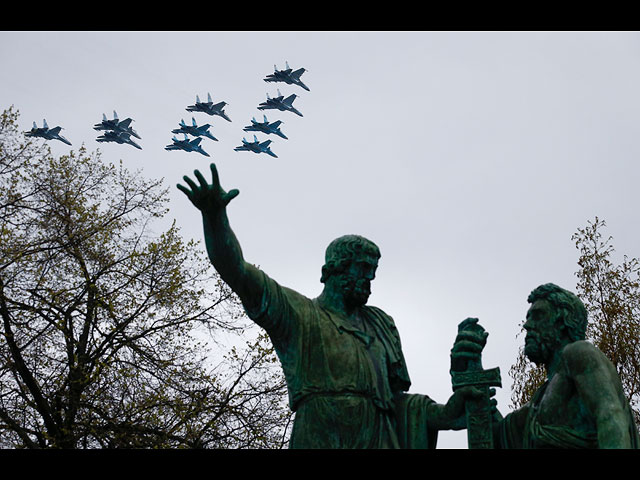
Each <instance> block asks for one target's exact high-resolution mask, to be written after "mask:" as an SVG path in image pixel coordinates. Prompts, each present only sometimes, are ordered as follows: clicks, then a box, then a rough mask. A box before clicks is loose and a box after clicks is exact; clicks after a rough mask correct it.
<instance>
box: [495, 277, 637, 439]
mask: <svg viewBox="0 0 640 480" xmlns="http://www.w3.org/2000/svg"><path fill="white" fill-rule="evenodd" d="M528 302H529V303H530V304H531V307H530V308H529V311H528V312H527V317H526V322H525V324H524V328H525V330H526V332H527V334H526V337H525V347H524V353H525V355H526V356H527V357H528V358H529V360H531V361H532V362H535V363H536V364H537V365H544V366H545V367H546V370H547V381H546V382H545V383H544V384H543V385H542V387H540V389H538V390H537V391H536V393H535V394H534V395H533V397H532V399H531V401H529V402H528V403H527V404H525V405H524V406H523V407H521V408H519V409H518V410H515V411H514V412H512V413H510V414H508V415H507V416H506V417H504V418H503V419H502V420H501V421H498V422H494V432H493V436H494V439H495V443H496V448H520V449H522V448H524V449H533V448H639V440H638V430H637V428H636V425H635V422H634V418H633V413H632V411H631V408H630V406H629V402H628V400H627V398H626V397H625V394H624V392H623V390H622V383H621V382H620V378H619V377H618V373H617V372H616V369H615V368H614V366H613V364H612V363H611V362H610V361H609V359H608V358H607V357H606V356H605V355H604V354H603V353H602V352H601V351H600V350H598V349H597V348H596V347H595V346H594V345H593V344H591V343H589V342H588V341H586V340H585V331H586V327H587V311H586V309H585V307H584V305H583V303H582V302H581V301H580V299H579V298H578V297H577V296H576V295H574V294H573V293H571V292H569V291H567V290H564V289H562V288H560V287H558V286H557V285H554V284H552V283H548V284H545V285H541V286H539V287H538V288H536V289H535V290H533V291H532V292H531V294H530V295H529V298H528ZM497 416H498V417H499V416H500V414H499V413H498V414H497Z"/></svg>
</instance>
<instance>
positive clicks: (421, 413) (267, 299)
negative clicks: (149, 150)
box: [178, 164, 485, 448]
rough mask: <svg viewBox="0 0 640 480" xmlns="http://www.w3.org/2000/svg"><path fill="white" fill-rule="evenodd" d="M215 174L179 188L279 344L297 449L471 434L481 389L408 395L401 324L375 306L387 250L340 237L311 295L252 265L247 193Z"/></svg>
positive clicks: (223, 272) (214, 256) (471, 343)
mask: <svg viewBox="0 0 640 480" xmlns="http://www.w3.org/2000/svg"><path fill="white" fill-rule="evenodd" d="M211 173H212V183H211V184H208V183H207V182H206V180H205V179H204V178H203V176H202V174H201V173H200V172H199V171H197V170H196V171H195V172H194V175H195V177H196V179H197V182H198V183H196V182H194V181H193V180H191V179H190V178H189V177H187V176H185V177H184V181H185V182H186V183H187V184H188V185H189V187H190V188H186V187H184V186H182V185H178V188H179V189H180V190H181V191H182V192H184V193H185V194H186V195H187V197H188V198H189V200H191V202H192V203H193V204H194V205H195V206H196V207H197V208H198V209H199V210H200V211H201V213H202V218H203V226H204V235H205V243H206V248H207V252H208V255H209V259H210V260H211V263H212V264H213V266H214V267H215V269H216V270H217V271H218V273H219V274H220V276H221V278H222V279H223V280H224V281H225V282H226V283H227V284H228V285H229V286H230V287H231V289H232V290H233V291H234V292H236V294H237V295H238V297H239V298H240V300H241V301H242V303H243V306H244V308H245V311H246V312H247V315H248V316H249V317H250V318H251V319H252V320H253V321H255V322H256V323H257V324H258V325H260V326H261V327H262V328H264V329H265V330H266V332H267V333H268V334H269V337H270V338H271V341H272V343H273V345H274V348H275V351H276V353H277V355H278V358H279V360H280V362H281V364H282V368H283V371H284V375H285V378H286V381H287V387H288V391H289V405H290V407H291V409H292V410H293V411H295V412H296V415H295V420H294V424H293V429H292V433H291V439H290V443H289V445H290V448H435V445H436V439H437V434H438V430H444V429H462V428H465V417H464V409H465V401H466V399H467V398H474V397H476V396H478V392H477V390H474V389H473V388H471V387H469V388H466V389H461V390H456V392H455V393H454V394H453V395H452V396H451V397H450V398H449V400H448V401H447V403H446V404H438V403H436V402H435V401H433V400H432V399H430V398H429V397H428V396H426V395H418V394H408V393H406V392H407V390H408V389H409V386H410V380H409V375H408V372H407V367H406V365H405V360H404V357H403V354H402V348H401V345H400V337H399V335H398V332H397V330H396V327H395V324H394V322H393V320H392V318H391V317H390V316H388V315H387V314H385V313H384V312H383V311H382V310H380V309H379V308H376V307H371V306H366V303H367V300H368V298H369V294H370V285H371V281H372V280H373V279H374V277H375V273H376V268H377V266H378V259H379V258H380V252H379V250H378V247H377V246H376V245H375V244H374V243H373V242H371V241H369V240H367V239H365V238H363V237H360V236H357V235H347V236H344V237H340V238H338V239H336V240H334V241H333V242H332V243H331V244H330V245H329V247H328V248H327V251H326V263H325V265H324V266H323V267H322V278H321V282H323V283H324V289H323V291H322V293H321V295H320V296H319V297H318V298H315V299H310V298H307V297H305V296H304V295H301V294H300V293H298V292H296V291H294V290H291V289H289V288H286V287H283V286H280V285H279V284H278V283H277V282H276V281H274V280H273V279H271V278H270V277H269V276H267V275H266V274H265V273H264V272H262V271H261V270H260V269H258V268H257V267H255V266H254V265H252V264H250V263H248V262H246V261H245V259H244V257H243V255H242V251H241V248H240V244H239V243H238V240H237V239H236V237H235V234H234V233H233V231H232V230H231V228H230V226H229V220H228V218H227V213H226V206H227V204H228V203H229V202H230V201H231V200H232V199H233V198H234V197H235V196H237V195H238V193H239V192H238V190H237V189H233V190H230V191H229V192H225V191H224V190H223V189H222V187H221V186H220V182H219V179H218V173H217V170H216V167H215V165H214V164H211ZM459 341H460V342H462V343H466V345H467V346H468V348H466V349H460V350H461V351H462V350H465V354H467V355H469V354H471V355H473V353H474V352H476V354H477V356H479V355H480V353H481V350H482V347H483V346H484V342H485V337H484V336H482V335H480V336H478V337H473V335H468V336H467V337H466V338H464V339H459ZM452 358H453V357H452ZM453 362H454V360H453V359H452V364H453Z"/></svg>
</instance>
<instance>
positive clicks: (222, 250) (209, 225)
mask: <svg viewBox="0 0 640 480" xmlns="http://www.w3.org/2000/svg"><path fill="white" fill-rule="evenodd" d="M194 176H195V177H196V179H197V181H198V183H196V182H194V181H193V180H192V179H190V178H189V177H187V176H184V177H183V179H184V181H185V182H186V183H187V185H189V187H190V188H186V187H184V186H183V185H180V184H178V185H177V187H178V189H179V190H181V191H182V192H183V193H184V194H185V195H186V196H187V197H188V198H189V200H190V201H191V203H193V204H194V205H195V206H196V208H198V210H200V212H201V213H202V222H203V228H204V236H205V244H206V248H207V254H208V255H209V259H210V260H211V263H212V264H213V266H214V268H215V269H216V270H217V272H218V273H219V274H220V277H221V278H222V280H224V281H225V282H226V283H227V285H229V287H231V289H232V290H233V291H234V292H235V293H236V294H237V295H238V297H240V299H241V300H242V302H243V303H244V305H245V306H246V307H249V308H252V307H255V306H256V305H257V304H258V303H259V302H260V299H261V295H262V277H261V275H260V271H259V270H258V269H257V268H256V267H254V266H253V265H251V264H250V263H248V262H246V261H245V260H244V256H243V255H242V249H241V248H240V243H239V242H238V239H237V238H236V236H235V234H234V233H233V230H231V227H230V225H229V219H228V217H227V209H226V207H227V205H228V204H229V202H230V201H231V200H233V199H234V198H235V197H236V196H237V195H238V194H239V193H240V192H239V191H238V190H237V189H233V190H230V191H229V192H225V191H224V189H223V188H222V187H221V185H220V180H219V178H218V171H217V169H216V166H215V164H213V163H212V164H211V176H212V181H211V184H208V183H207V181H206V180H205V179H204V177H203V176H202V174H201V173H200V172H199V171H198V170H195V171H194Z"/></svg>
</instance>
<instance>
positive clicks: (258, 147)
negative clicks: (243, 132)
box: [234, 135, 278, 158]
mask: <svg viewBox="0 0 640 480" xmlns="http://www.w3.org/2000/svg"><path fill="white" fill-rule="evenodd" d="M270 143H271V140H265V141H264V142H262V143H260V142H259V141H258V137H256V136H255V135H254V136H253V142H247V140H246V139H245V138H244V137H242V145H240V146H239V147H236V148H234V150H235V151H236V152H241V151H243V150H244V151H248V152H254V153H267V154H269V155H271V156H272V157H275V158H278V156H277V155H276V154H275V153H273V152H272V151H271V148H270V147H269V144H270Z"/></svg>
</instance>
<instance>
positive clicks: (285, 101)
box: [282, 93, 297, 105]
mask: <svg viewBox="0 0 640 480" xmlns="http://www.w3.org/2000/svg"><path fill="white" fill-rule="evenodd" d="M296 97H297V95H296V94H295V93H292V94H291V95H289V96H288V97H287V98H285V99H284V100H283V101H282V103H286V104H287V105H292V104H293V101H294V100H295V99H296Z"/></svg>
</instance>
